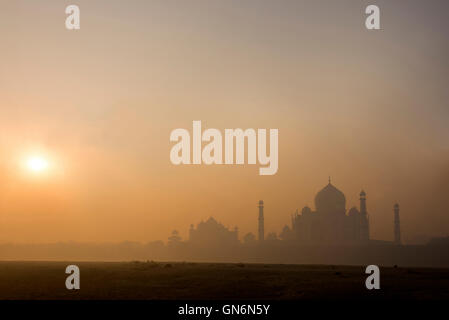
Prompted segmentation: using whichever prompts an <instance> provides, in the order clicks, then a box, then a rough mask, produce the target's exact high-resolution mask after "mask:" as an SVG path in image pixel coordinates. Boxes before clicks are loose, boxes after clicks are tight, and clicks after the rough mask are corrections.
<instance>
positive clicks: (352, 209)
mask: <svg viewBox="0 0 449 320" xmlns="http://www.w3.org/2000/svg"><path fill="white" fill-rule="evenodd" d="M358 214H360V212H359V210H357V208H356V207H352V208H351V209H349V212H348V215H350V216H355V215H358Z"/></svg>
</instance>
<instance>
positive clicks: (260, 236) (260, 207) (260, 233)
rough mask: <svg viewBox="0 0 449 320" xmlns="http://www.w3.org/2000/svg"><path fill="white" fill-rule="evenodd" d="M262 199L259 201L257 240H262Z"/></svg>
mask: <svg viewBox="0 0 449 320" xmlns="http://www.w3.org/2000/svg"><path fill="white" fill-rule="evenodd" d="M264 234H265V232H264V221H263V200H260V201H259V241H263V240H264Z"/></svg>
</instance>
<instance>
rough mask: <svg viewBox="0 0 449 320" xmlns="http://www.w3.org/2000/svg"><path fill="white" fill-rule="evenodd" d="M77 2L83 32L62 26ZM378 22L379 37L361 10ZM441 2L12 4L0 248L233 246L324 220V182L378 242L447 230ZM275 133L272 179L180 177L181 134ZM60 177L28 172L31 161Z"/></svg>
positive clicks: (252, 171)
mask: <svg viewBox="0 0 449 320" xmlns="http://www.w3.org/2000/svg"><path fill="white" fill-rule="evenodd" d="M75 3H76V4H78V5H79V6H80V9H81V30H79V31H68V30H66V29H65V24H64V23H65V17H66V15H65V13H64V11H65V7H66V6H67V5H70V4H75ZM368 4H377V5H379V7H380V9H381V28H382V30H379V31H368V30H366V29H365V24H364V20H365V17H366V15H365V14H364V9H365V7H366V6H367V5H368ZM448 12H449V4H448V2H447V1H426V2H424V1H377V0H376V1H356V0H354V1H338V2H337V1H331V0H329V1H299V0H298V1H293V0H291V1H274V0H273V1H261V0H257V1H256V0H244V1H243V0H238V1H237V0H233V1H231V0H227V1H213V0H204V1H167V0H164V1H162V0H161V1H100V0H98V1H80V0H78V1H12V0H11V1H6V0H4V1H2V3H1V10H0V38H1V39H2V40H1V41H0V50H1V58H2V59H0V130H1V131H0V132H1V134H0V241H1V242H53V241H70V240H73V241H122V240H135V241H149V240H156V239H162V240H166V238H167V237H168V235H169V233H170V232H171V230H173V229H178V230H179V231H180V233H181V236H183V237H184V238H185V237H186V236H187V231H188V228H189V225H190V224H192V223H193V224H196V223H198V222H200V221H201V220H205V219H207V218H208V217H209V216H214V217H215V218H216V219H217V220H219V221H221V222H222V223H223V224H225V225H226V226H229V227H234V226H235V225H237V226H238V227H239V228H240V232H241V233H240V235H241V236H242V235H243V234H245V233H247V232H254V233H255V232H256V229H257V202H258V200H259V199H263V200H264V201H265V204H266V211H265V212H266V217H265V221H266V230H267V232H272V231H275V232H279V231H280V230H281V228H282V227H283V226H284V225H285V224H290V215H291V213H293V212H294V211H295V209H296V208H299V209H301V208H302V207H303V206H305V205H309V206H312V207H313V206H314V204H313V199H314V196H315V194H316V193H317V192H318V191H319V190H320V189H321V188H323V187H324V186H325V185H326V184H327V179H328V176H329V175H330V176H331V177H332V182H333V184H334V185H335V186H337V187H338V188H339V189H340V190H342V191H343V192H344V193H345V195H346V198H347V207H348V209H349V208H350V207H351V206H353V205H358V194H359V192H360V190H361V189H362V188H363V189H364V190H365V191H366V193H367V199H368V211H369V214H370V222H371V236H372V238H375V239H385V240H391V239H392V238H393V212H392V208H393V204H394V203H395V201H398V202H399V204H400V205H401V219H402V221H401V222H402V233H403V237H404V238H405V239H406V240H407V239H412V238H413V237H415V236H418V235H445V234H448V233H449V212H448V209H447V208H448V206H449V200H448V199H449V197H448V194H449V139H448V138H449V126H448V122H449V103H448V98H449V90H448V74H449V63H448V57H449V38H448V30H449V19H447V15H448ZM192 120H201V121H202V122H203V127H206V128H218V129H221V130H223V129H225V128H238V127H241V128H278V129H279V171H278V173H277V174H276V175H274V176H259V175H258V167H259V166H258V165H255V166H254V165H252V166H249V165H244V166H208V167H206V166H174V165H172V164H171V163H170V160H169V151H170V148H171V147H172V145H173V144H172V143H170V141H169V135H170V132H171V130H173V129H175V128H187V129H188V130H191V126H192ZM33 154H40V155H44V156H45V157H47V158H48V159H49V161H50V162H51V166H50V168H49V170H48V172H45V173H44V174H41V175H33V174H30V173H29V172H27V171H26V170H24V169H23V165H22V164H23V161H24V159H26V158H27V157H29V156H30V155H33Z"/></svg>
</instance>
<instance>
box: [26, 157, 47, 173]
mask: <svg viewBox="0 0 449 320" xmlns="http://www.w3.org/2000/svg"><path fill="white" fill-rule="evenodd" d="M27 168H28V169H29V170H30V171H32V172H42V171H45V170H46V169H47V168H48V161H47V160H46V159H45V158H42V157H31V158H29V159H28V161H27Z"/></svg>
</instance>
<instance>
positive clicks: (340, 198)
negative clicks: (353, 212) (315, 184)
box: [315, 182, 346, 215]
mask: <svg viewBox="0 0 449 320" xmlns="http://www.w3.org/2000/svg"><path fill="white" fill-rule="evenodd" d="M315 208H316V211H317V212H318V213H323V214H336V215H341V214H343V215H344V214H346V198H345V195H344V194H343V192H341V191H340V190H338V189H337V188H335V187H334V186H333V185H332V184H331V183H330V182H329V184H328V185H327V186H325V187H324V188H323V189H322V190H321V191H320V192H318V193H317V195H316V196H315Z"/></svg>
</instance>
